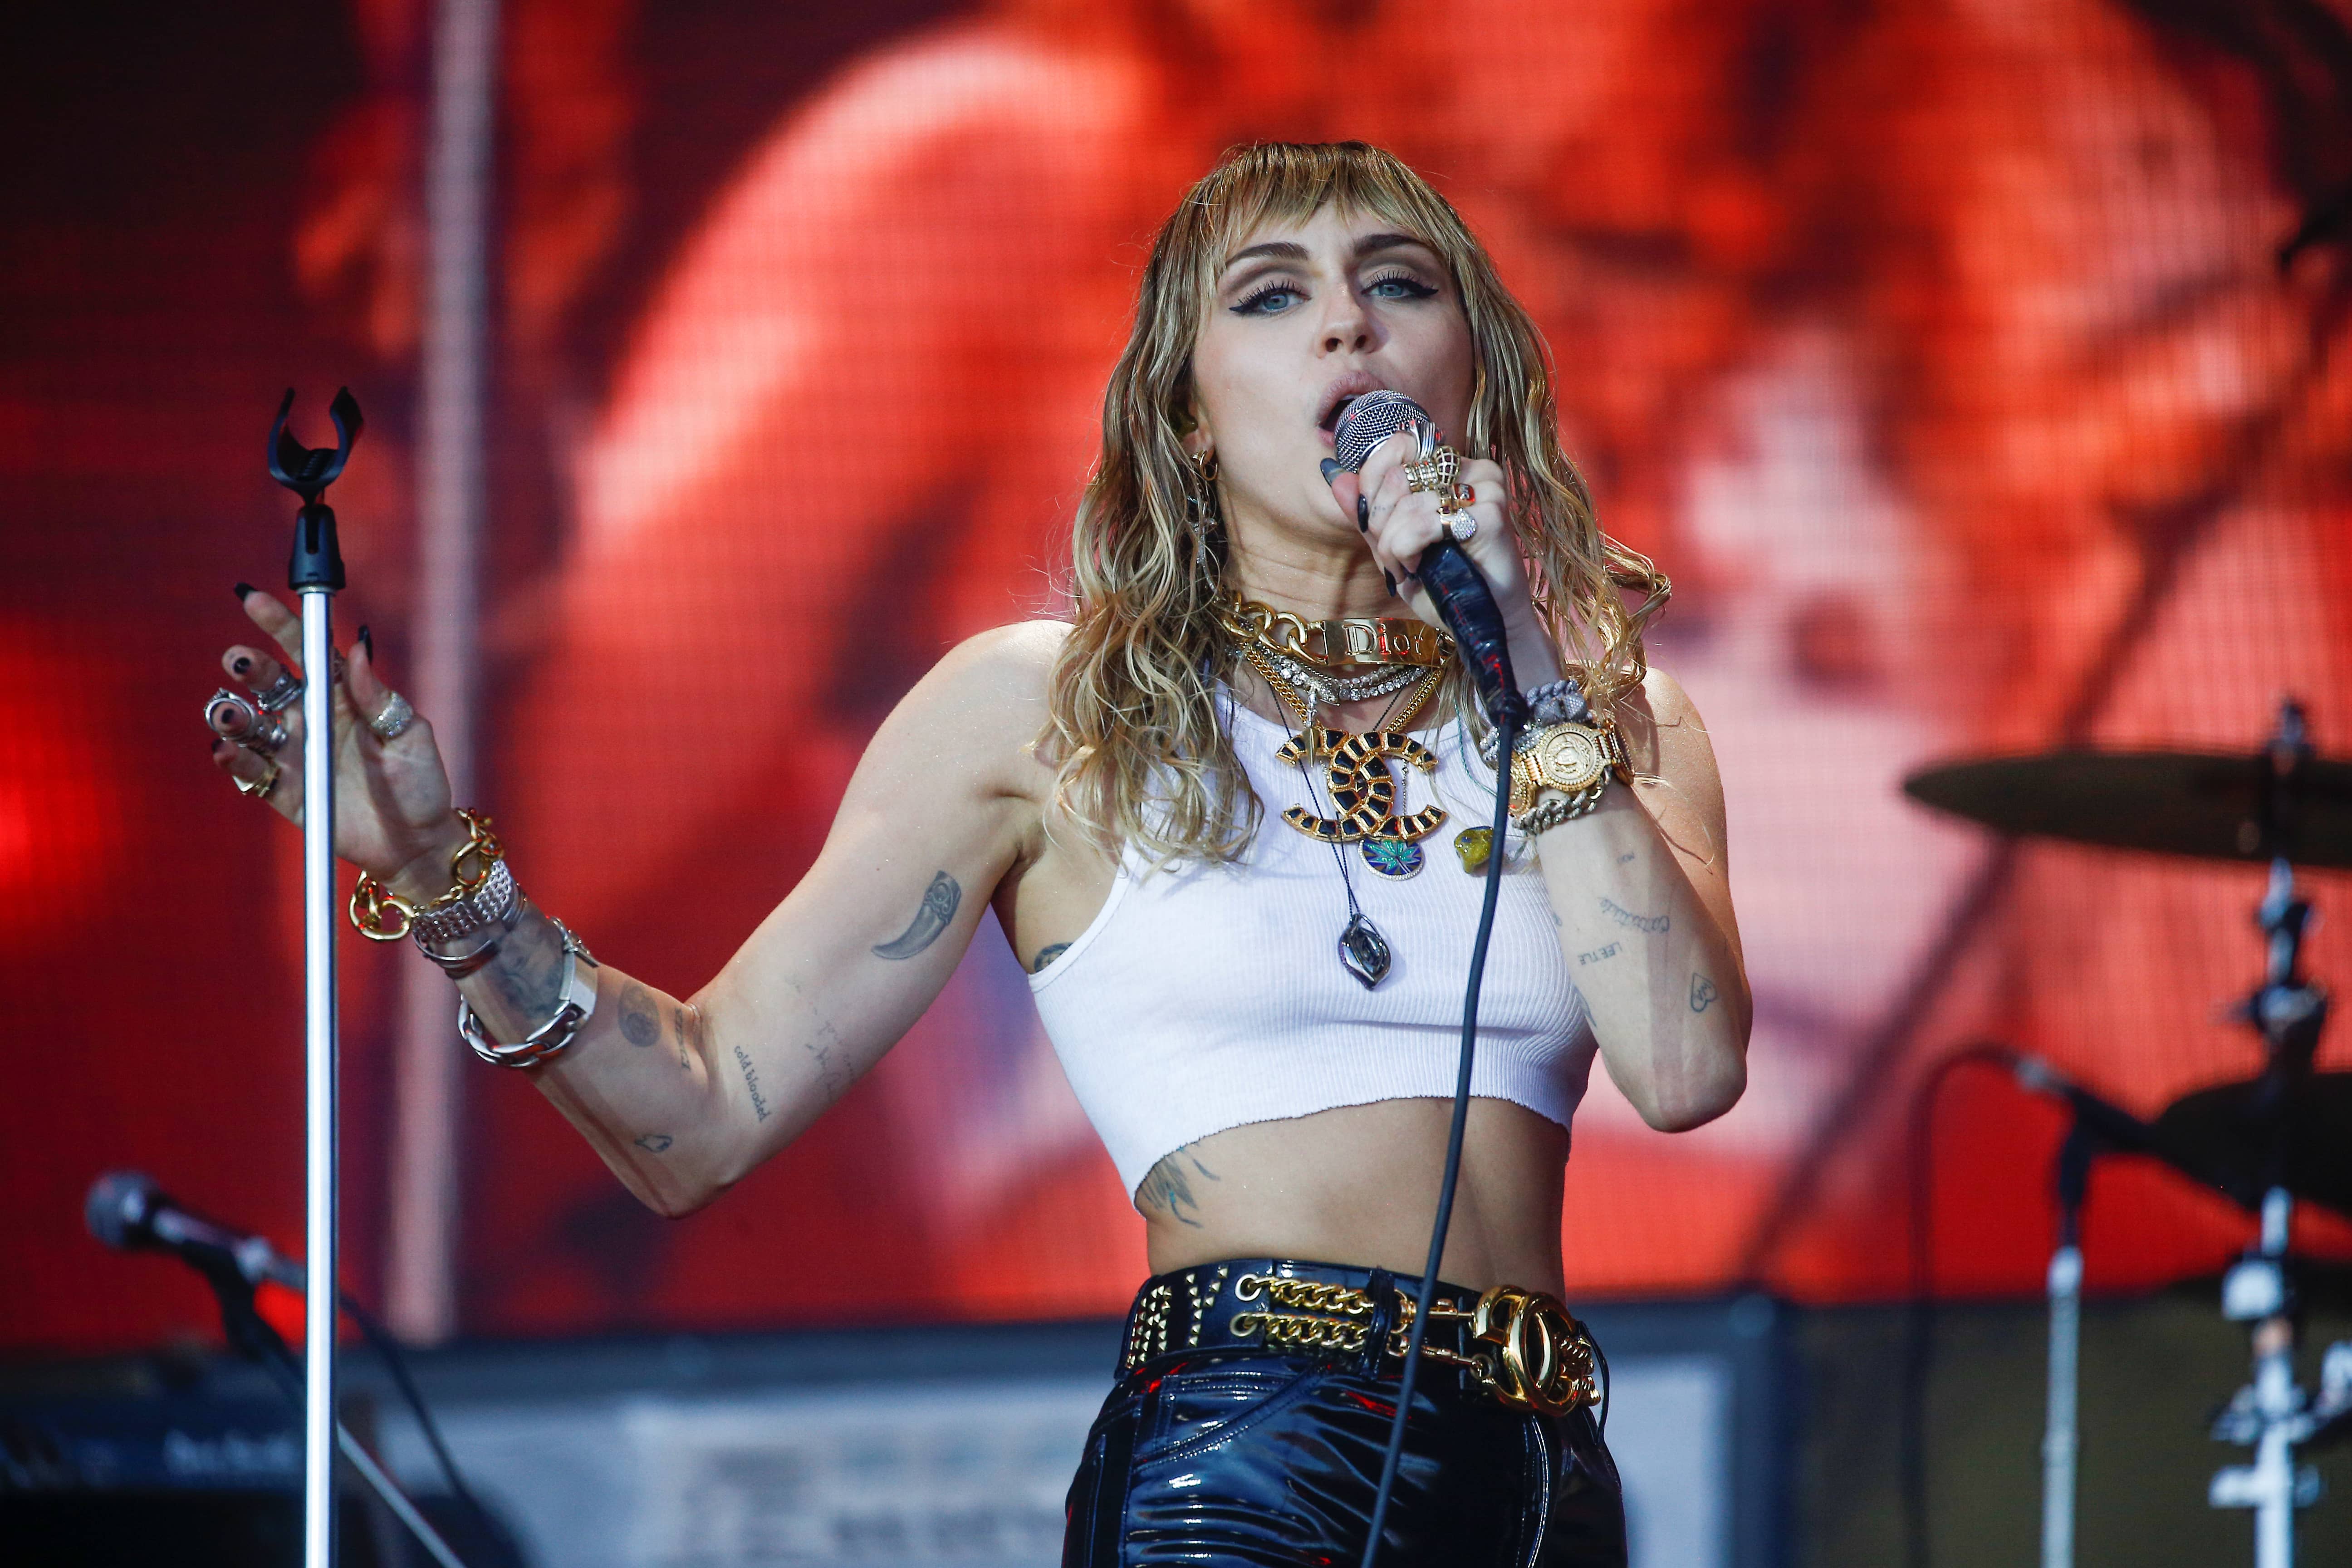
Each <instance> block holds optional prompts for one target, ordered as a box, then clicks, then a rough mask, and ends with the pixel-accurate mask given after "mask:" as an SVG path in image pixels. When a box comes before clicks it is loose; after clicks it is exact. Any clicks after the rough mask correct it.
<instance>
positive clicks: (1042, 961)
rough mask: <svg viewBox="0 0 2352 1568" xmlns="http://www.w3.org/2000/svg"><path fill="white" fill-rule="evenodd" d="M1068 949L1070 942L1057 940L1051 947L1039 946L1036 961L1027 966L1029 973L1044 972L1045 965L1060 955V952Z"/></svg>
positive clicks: (1062, 952)
mask: <svg viewBox="0 0 2352 1568" xmlns="http://www.w3.org/2000/svg"><path fill="white" fill-rule="evenodd" d="M1069 951H1070V944H1069V943H1068V942H1055V944H1054V945H1053V946H1051V947H1041V948H1039V949H1038V950H1037V962H1036V963H1033V964H1031V965H1030V966H1029V973H1032V974H1043V973H1045V966H1046V965H1047V964H1049V963H1053V962H1054V960H1055V959H1057V958H1059V957H1061V956H1062V954H1064V953H1066V952H1069Z"/></svg>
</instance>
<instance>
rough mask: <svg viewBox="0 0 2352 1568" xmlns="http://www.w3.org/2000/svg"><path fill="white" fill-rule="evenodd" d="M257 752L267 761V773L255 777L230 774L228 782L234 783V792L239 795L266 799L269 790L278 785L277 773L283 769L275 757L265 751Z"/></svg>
mask: <svg viewBox="0 0 2352 1568" xmlns="http://www.w3.org/2000/svg"><path fill="white" fill-rule="evenodd" d="M259 754H260V755H261V756H262V757H263V759H264V760H265V761H267V762H268V763H269V771H268V773H264V774H262V775H261V776H260V777H259V778H257V779H241V778H237V777H236V776H235V775H234V774H232V775H231V776H230V778H229V781H228V782H229V783H231V784H235V785H236V793H237V794H239V795H257V796H259V797H261V798H262V799H264V800H267V799H268V798H269V792H270V791H271V790H273V789H276V788H277V787H278V774H279V773H282V772H284V771H285V770H284V769H283V768H282V767H281V766H280V765H279V763H278V759H277V758H276V757H273V756H270V755H268V753H267V752H262V753H259Z"/></svg>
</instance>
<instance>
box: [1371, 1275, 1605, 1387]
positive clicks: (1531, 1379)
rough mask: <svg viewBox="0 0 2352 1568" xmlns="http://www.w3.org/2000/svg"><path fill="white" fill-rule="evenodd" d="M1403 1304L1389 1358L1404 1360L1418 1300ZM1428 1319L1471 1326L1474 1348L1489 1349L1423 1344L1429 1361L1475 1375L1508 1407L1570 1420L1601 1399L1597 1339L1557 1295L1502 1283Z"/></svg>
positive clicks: (1436, 1307) (1437, 1308)
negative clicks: (1596, 1370)
mask: <svg viewBox="0 0 2352 1568" xmlns="http://www.w3.org/2000/svg"><path fill="white" fill-rule="evenodd" d="M1401 1294H1402V1293H1401ZM1403 1300H1404V1310H1403V1313H1402V1317H1403V1322H1402V1324H1401V1325H1400V1326H1399V1327H1398V1329H1397V1331H1396V1332H1395V1333H1394V1335H1392V1336H1391V1339H1390V1342H1389V1353H1390V1354H1391V1355H1397V1356H1402V1355H1403V1354H1404V1352H1405V1346H1406V1343H1407V1336H1408V1335H1409V1334H1410V1332H1411V1331H1412V1317H1413V1302H1412V1298H1411V1297H1409V1296H1408V1297H1404V1299H1403ZM1429 1321H1431V1322H1433V1323H1436V1322H1467V1323H1468V1324H1469V1325H1470V1340H1471V1342H1472V1343H1473V1344H1475V1345H1479V1346H1482V1347H1485V1348H1484V1349H1482V1350H1475V1351H1472V1352H1470V1353H1469V1354H1467V1355H1465V1354H1463V1353H1461V1352H1457V1351H1450V1350H1446V1349H1445V1348H1444V1347H1443V1346H1439V1345H1433V1344H1430V1343H1428V1342H1426V1341H1425V1340H1424V1341H1423V1344H1422V1347H1421V1353H1422V1355H1423V1358H1424V1359H1426V1360H1429V1361H1433V1362H1437V1363H1440V1364H1442V1365H1445V1366H1451V1367H1455V1368H1458V1369H1460V1370H1461V1371H1464V1372H1466V1373H1469V1374H1470V1375H1471V1377H1472V1378H1473V1379H1474V1380H1475V1382H1476V1383H1477V1384H1478V1386H1479V1387H1480V1388H1482V1389H1483V1390H1485V1391H1486V1393H1488V1394H1493V1395H1494V1396H1495V1397H1496V1400H1498V1401H1499V1402H1501V1404H1502V1405H1504V1406H1505V1407H1507V1408H1508V1409H1512V1410H1528V1411H1533V1412H1535V1413H1536V1414H1537V1415H1568V1414H1569V1413H1570V1412H1571V1411H1573V1410H1575V1409H1576V1408H1577V1407H1578V1406H1580V1405H1589V1404H1591V1402H1592V1401H1593V1400H1594V1399H1596V1398H1597V1397H1599V1395H1600V1385H1599V1384H1598V1383H1597V1382H1596V1381H1595V1379H1594V1375H1593V1363H1594V1355H1593V1346H1592V1338H1591V1335H1589V1334H1587V1333H1586V1332H1585V1331H1584V1327H1583V1325H1582V1324H1580V1323H1579V1322H1578V1321H1576V1319H1575V1318H1574V1317H1573V1316H1572V1315H1571V1314H1570V1312H1569V1310H1568V1308H1567V1307H1566V1306H1565V1305H1564V1304H1562V1303H1561V1302H1560V1301H1559V1299H1558V1298H1556V1297H1551V1296H1546V1295H1543V1294H1541V1293H1540V1292H1538V1291H1534V1290H1521V1289H1516V1288H1514V1287H1512V1286H1509V1285H1497V1286H1496V1287H1495V1288H1494V1289H1491V1290H1489V1291H1487V1292H1486V1294H1485V1295H1483V1296H1481V1297H1479V1298H1478V1304H1477V1305H1476V1306H1475V1307H1474V1308H1470V1309H1468V1310H1464V1309H1463V1308H1460V1307H1456V1306H1454V1305H1453V1304H1452V1303H1450V1302H1447V1303H1439V1304H1433V1305H1432V1306H1431V1307H1430V1309H1429Z"/></svg>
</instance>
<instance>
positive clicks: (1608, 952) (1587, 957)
mask: <svg viewBox="0 0 2352 1568" xmlns="http://www.w3.org/2000/svg"><path fill="white" fill-rule="evenodd" d="M1616 956H1617V944H1616V943H1615V942H1611V943H1610V944H1609V945H1608V946H1607V947H1596V948H1594V949H1593V950H1592V951H1591V952H1580V953H1578V954H1577V955H1576V963H1577V967H1579V968H1582V967H1583V966H1584V965H1586V964H1588V963H1600V962H1601V960H1603V959H1608V958H1614V957H1616Z"/></svg>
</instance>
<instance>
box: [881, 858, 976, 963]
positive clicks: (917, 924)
mask: <svg viewBox="0 0 2352 1568" xmlns="http://www.w3.org/2000/svg"><path fill="white" fill-rule="evenodd" d="M962 902H963V889H961V887H958V886H957V885H956V879H954V878H953V877H950V876H949V875H948V874H947V873H946V872H945V871H941V872H940V873H939V874H938V875H937V876H935V877H933V878H932V879H931V885H930V886H929V887H928V888H926V889H923V907H922V908H921V909H919V910H916V911H915V918H914V920H913V921H910V922H909V923H908V926H907V929H906V930H905V931H900V932H899V933H898V936H897V937H895V938H893V939H892V940H891V941H889V942H878V943H877V944H876V945H875V947H874V950H873V951H874V956H875V957H877V958H912V957H914V956H915V954H917V953H919V952H922V951H923V950H924V949H925V948H927V947H929V946H930V945H931V943H933V942H937V941H939V940H940V932H941V931H946V930H947V929H948V924H949V922H950V921H953V920H954V919H955V912H956V906H957V905H958V904H961V903H962Z"/></svg>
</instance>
